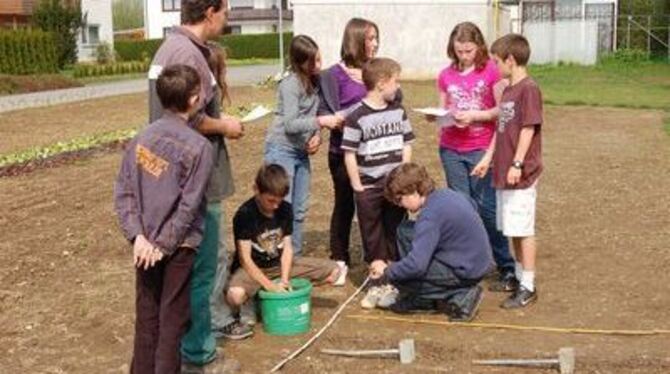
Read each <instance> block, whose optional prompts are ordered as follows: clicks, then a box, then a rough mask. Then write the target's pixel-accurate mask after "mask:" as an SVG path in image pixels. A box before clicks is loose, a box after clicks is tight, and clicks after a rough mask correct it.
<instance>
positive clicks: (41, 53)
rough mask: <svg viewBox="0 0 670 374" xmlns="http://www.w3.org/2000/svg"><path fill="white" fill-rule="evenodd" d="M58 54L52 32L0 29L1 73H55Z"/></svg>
mask: <svg viewBox="0 0 670 374" xmlns="http://www.w3.org/2000/svg"><path fill="white" fill-rule="evenodd" d="M56 70H58V56H57V52H56V48H55V47H54V37H53V35H52V34H51V33H46V32H43V31H39V30H28V29H24V30H16V31H3V30H0V74H36V73H53V72H56Z"/></svg>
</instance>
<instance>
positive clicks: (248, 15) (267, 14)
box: [228, 8, 293, 22]
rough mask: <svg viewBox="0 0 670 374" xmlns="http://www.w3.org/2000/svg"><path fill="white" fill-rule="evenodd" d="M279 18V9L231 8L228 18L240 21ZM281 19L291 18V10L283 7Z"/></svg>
mask: <svg viewBox="0 0 670 374" xmlns="http://www.w3.org/2000/svg"><path fill="white" fill-rule="evenodd" d="M277 18H279V9H276V8H275V9H231V10H230V13H229V14H228V20H229V21H232V22H241V21H271V20H275V19H277ZM282 19H284V20H292V19H293V11H292V10H287V9H284V10H283V11H282Z"/></svg>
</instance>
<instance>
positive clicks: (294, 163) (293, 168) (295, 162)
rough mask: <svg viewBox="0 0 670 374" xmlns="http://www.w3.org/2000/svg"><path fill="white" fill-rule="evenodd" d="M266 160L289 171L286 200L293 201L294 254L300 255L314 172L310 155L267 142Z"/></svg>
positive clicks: (292, 237) (292, 240)
mask: <svg viewBox="0 0 670 374" xmlns="http://www.w3.org/2000/svg"><path fill="white" fill-rule="evenodd" d="M265 162H269V163H273V164H278V165H281V166H282V167H283V168H284V169H285V170H286V173H288V177H289V178H288V179H289V183H290V191H289V193H288V195H287V196H286V198H285V200H286V201H288V202H289V203H291V205H292V208H293V233H292V234H291V244H292V245H293V254H294V255H295V256H300V254H302V226H303V223H304V221H305V216H306V215H307V209H308V208H309V206H308V202H309V181H310V178H311V174H312V172H311V167H310V163H309V155H308V154H307V152H306V151H305V150H302V149H296V148H292V147H289V146H286V145H281V144H275V143H266V144H265Z"/></svg>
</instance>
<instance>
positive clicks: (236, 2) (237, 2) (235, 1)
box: [230, 0, 254, 9]
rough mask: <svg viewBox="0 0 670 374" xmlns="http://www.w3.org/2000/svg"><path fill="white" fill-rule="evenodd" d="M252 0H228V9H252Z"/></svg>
mask: <svg viewBox="0 0 670 374" xmlns="http://www.w3.org/2000/svg"><path fill="white" fill-rule="evenodd" d="M253 8H254V0H230V9H253Z"/></svg>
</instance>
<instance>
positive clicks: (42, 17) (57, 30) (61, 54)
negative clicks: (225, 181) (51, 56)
mask: <svg viewBox="0 0 670 374" xmlns="http://www.w3.org/2000/svg"><path fill="white" fill-rule="evenodd" d="M32 22H33V24H34V25H35V26H37V27H39V28H40V29H42V30H44V31H47V32H51V33H53V35H54V37H55V39H56V50H57V53H58V68H59V69H62V68H63V67H65V65H68V64H74V63H76V62H77V36H78V32H79V29H80V28H81V26H82V15H81V7H80V5H79V3H78V2H75V1H68V2H67V3H66V2H64V1H62V0H41V2H40V4H39V5H38V6H37V8H36V9H35V11H34V12H33V17H32Z"/></svg>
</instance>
